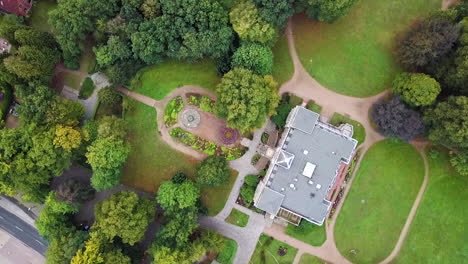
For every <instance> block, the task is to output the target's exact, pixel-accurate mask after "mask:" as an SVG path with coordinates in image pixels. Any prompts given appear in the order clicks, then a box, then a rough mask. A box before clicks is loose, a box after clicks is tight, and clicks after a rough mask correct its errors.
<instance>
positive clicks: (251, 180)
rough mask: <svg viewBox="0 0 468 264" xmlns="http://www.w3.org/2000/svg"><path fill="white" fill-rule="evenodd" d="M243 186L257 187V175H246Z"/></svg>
mask: <svg viewBox="0 0 468 264" xmlns="http://www.w3.org/2000/svg"><path fill="white" fill-rule="evenodd" d="M244 182H245V184H247V185H248V186H250V187H257V184H258V183H259V182H260V178H258V176H257V175H247V176H245V179H244Z"/></svg>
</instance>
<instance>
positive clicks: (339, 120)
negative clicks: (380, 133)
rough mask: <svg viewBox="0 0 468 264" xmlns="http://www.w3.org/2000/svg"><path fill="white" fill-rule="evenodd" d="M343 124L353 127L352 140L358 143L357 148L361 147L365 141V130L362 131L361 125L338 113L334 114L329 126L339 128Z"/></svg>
mask: <svg viewBox="0 0 468 264" xmlns="http://www.w3.org/2000/svg"><path fill="white" fill-rule="evenodd" d="M344 123H348V124H351V125H353V129H354V134H353V138H355V139H356V140H357V141H358V146H359V145H361V144H362V143H363V142H364V140H366V130H365V129H364V127H363V126H362V124H361V123H359V122H358V121H354V120H352V119H351V118H348V117H346V116H344V115H342V114H338V113H334V114H333V116H332V118H331V119H330V124H332V125H334V126H339V125H341V124H344Z"/></svg>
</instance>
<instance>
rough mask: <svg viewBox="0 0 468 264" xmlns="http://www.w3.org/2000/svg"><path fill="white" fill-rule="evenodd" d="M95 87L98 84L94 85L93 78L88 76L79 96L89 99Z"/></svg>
mask: <svg viewBox="0 0 468 264" xmlns="http://www.w3.org/2000/svg"><path fill="white" fill-rule="evenodd" d="M95 88H96V86H95V85H94V82H93V80H92V79H91V78H90V77H86V79H84V81H83V84H81V89H80V96H79V97H80V98H81V99H88V98H89V97H90V96H91V95H93V92H94V89H95Z"/></svg>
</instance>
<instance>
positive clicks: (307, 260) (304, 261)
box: [299, 254, 327, 264]
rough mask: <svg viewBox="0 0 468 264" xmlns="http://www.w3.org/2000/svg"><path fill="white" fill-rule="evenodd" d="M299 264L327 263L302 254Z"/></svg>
mask: <svg viewBox="0 0 468 264" xmlns="http://www.w3.org/2000/svg"><path fill="white" fill-rule="evenodd" d="M299 264H327V262H326V261H323V260H322V259H321V258H318V257H316V256H312V255H309V254H304V255H302V257H301V260H300V261H299Z"/></svg>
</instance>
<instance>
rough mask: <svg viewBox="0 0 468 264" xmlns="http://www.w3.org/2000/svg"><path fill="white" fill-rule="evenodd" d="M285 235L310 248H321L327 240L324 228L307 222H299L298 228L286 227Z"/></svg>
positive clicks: (293, 226)
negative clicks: (310, 246)
mask: <svg viewBox="0 0 468 264" xmlns="http://www.w3.org/2000/svg"><path fill="white" fill-rule="evenodd" d="M286 234H287V235H289V236H292V237H294V238H297V239H299V240H301V241H303V242H305V243H307V244H309V245H312V246H321V245H322V244H323V243H324V242H325V240H327V234H326V232H325V226H316V225H314V224H311V223H309V222H307V221H301V224H300V225H299V226H295V225H288V227H287V228H286Z"/></svg>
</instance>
